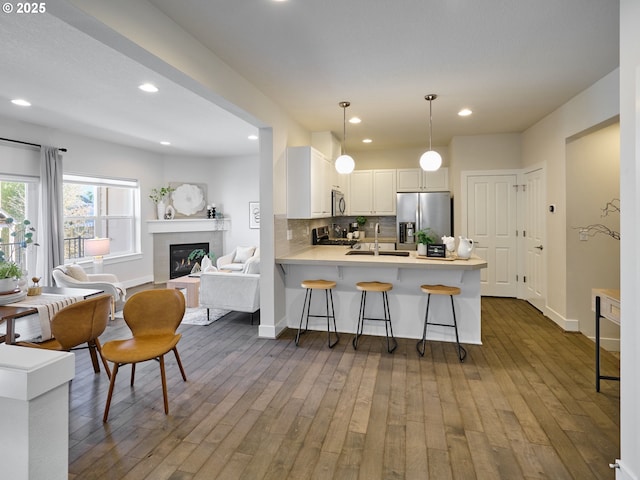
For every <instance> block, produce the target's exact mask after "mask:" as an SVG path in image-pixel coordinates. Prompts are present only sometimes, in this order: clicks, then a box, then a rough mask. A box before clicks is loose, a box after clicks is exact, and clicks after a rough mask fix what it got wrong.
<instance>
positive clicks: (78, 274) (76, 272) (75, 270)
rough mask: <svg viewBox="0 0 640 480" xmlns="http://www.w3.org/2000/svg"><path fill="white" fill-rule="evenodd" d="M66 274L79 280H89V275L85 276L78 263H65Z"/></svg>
mask: <svg viewBox="0 0 640 480" xmlns="http://www.w3.org/2000/svg"><path fill="white" fill-rule="evenodd" d="M67 275H69V276H70V277H71V278H74V279H76V280H78V281H79V282H88V281H89V277H87V274H86V272H85V271H84V269H83V268H82V267H81V266H80V265H67Z"/></svg>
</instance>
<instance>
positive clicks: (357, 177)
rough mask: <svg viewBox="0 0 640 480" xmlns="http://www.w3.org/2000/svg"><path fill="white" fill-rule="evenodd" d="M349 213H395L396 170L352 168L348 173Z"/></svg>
mask: <svg viewBox="0 0 640 480" xmlns="http://www.w3.org/2000/svg"><path fill="white" fill-rule="evenodd" d="M348 203H349V214H350V215H395V214H396V171H395V170H391V169H388V170H386V169H385V170H354V171H353V172H352V173H351V175H349V197H348Z"/></svg>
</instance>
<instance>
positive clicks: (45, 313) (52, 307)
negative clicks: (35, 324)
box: [11, 294, 84, 342]
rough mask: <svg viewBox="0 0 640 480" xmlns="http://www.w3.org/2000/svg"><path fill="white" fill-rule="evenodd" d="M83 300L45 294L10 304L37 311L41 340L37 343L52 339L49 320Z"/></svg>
mask: <svg viewBox="0 0 640 480" xmlns="http://www.w3.org/2000/svg"><path fill="white" fill-rule="evenodd" d="M81 300H84V297H83V296H82V295H79V296H76V297H67V296H63V295H55V294H46V295H36V296H32V297H27V298H25V299H24V300H23V301H21V302H16V303H12V304H11V306H12V307H29V308H36V309H37V310H38V321H39V323H40V331H41V335H42V338H41V339H39V341H42V342H44V341H46V340H50V339H51V338H53V335H52V334H51V319H52V318H53V317H54V315H55V314H56V313H58V312H59V311H60V310H62V309H63V308H64V307H68V306H69V305H72V304H74V303H76V302H79V301H81Z"/></svg>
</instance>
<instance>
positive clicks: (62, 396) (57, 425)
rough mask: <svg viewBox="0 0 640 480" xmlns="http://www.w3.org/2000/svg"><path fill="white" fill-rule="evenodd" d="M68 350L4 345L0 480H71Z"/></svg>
mask: <svg viewBox="0 0 640 480" xmlns="http://www.w3.org/2000/svg"><path fill="white" fill-rule="evenodd" d="M74 375H75V361H74V355H73V354H72V353H68V352H55V351H51V350H44V349H37V348H27V347H19V346H15V345H6V344H4V343H3V344H0V411H1V412H2V428H0V445H2V447H1V448H0V463H1V464H2V467H1V468H2V474H0V478H6V479H11V480H67V478H68V472H69V381H71V379H72V378H73V376H74Z"/></svg>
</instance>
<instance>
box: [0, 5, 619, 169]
mask: <svg viewBox="0 0 640 480" xmlns="http://www.w3.org/2000/svg"><path fill="white" fill-rule="evenodd" d="M134 1H135V0H134ZM148 1H149V3H151V4H153V5H155V6H156V7H157V8H159V9H161V10H162V11H163V12H164V13H165V14H166V15H167V16H169V17H171V18H172V19H173V20H174V21H175V22H176V23H177V24H178V25H180V26H181V27H182V28H183V29H185V30H187V31H189V32H190V33H191V34H192V35H193V36H194V37H195V38H197V39H198V40H199V41H200V42H201V43H203V44H204V45H206V46H207V47H209V49H211V50H212V51H213V52H215V53H216V55H218V56H219V57H220V58H222V59H223V60H224V61H226V62H227V63H228V64H229V65H230V66H231V67H232V68H233V69H234V70H236V71H237V72H239V73H240V74H241V75H243V76H244V77H245V78H247V79H249V81H250V82H251V83H253V84H254V85H255V86H256V87H257V88H259V89H260V90H262V91H263V92H264V93H265V94H267V95H268V96H269V97H271V98H272V99H273V100H274V101H275V102H276V103H278V104H279V105H281V106H282V108H283V109H285V110H286V111H288V112H289V113H290V115H291V116H292V117H293V118H295V119H296V120H297V121H299V122H300V123H301V124H302V125H303V126H305V127H306V128H308V129H309V130H310V131H327V130H331V131H333V132H335V133H336V134H337V136H338V138H341V137H342V111H341V109H340V108H339V107H338V102H339V101H341V100H348V101H350V102H351V107H350V108H349V109H348V111H347V113H348V114H349V115H358V116H360V117H361V118H362V123H361V124H359V125H351V124H349V125H348V126H347V136H348V144H347V149H348V150H349V151H352V150H363V149H388V148H402V147H420V146H426V145H427V143H428V111H429V109H428V103H427V102H426V101H425V100H424V95H425V94H428V93H436V94H438V95H439V98H438V99H437V100H436V101H435V102H434V103H433V135H434V140H433V141H434V145H447V144H448V143H449V141H450V139H451V137H452V136H455V135H476V134H490V133H506V132H521V131H523V130H525V129H526V128H528V127H529V126H531V125H532V124H533V123H535V122H536V121H538V120H540V119H541V118H543V117H544V116H545V115H547V114H549V113H550V112H552V111H553V110H554V109H556V108H557V107H559V106H560V105H562V104H563V103H565V102H567V101H568V100H569V99H570V98H571V97H573V96H575V95H576V94H577V93H579V92H580V91H582V90H584V89H585V88H587V87H588V86H590V85H592V84H593V83H594V82H596V81H597V80H599V79H600V78H602V77H603V76H605V75H606V74H608V73H609V72H611V71H613V70H614V69H615V68H617V66H618V64H619V61H618V44H619V29H618V25H619V3H618V1H617V0H562V1H558V0H537V1H526V2H525V1H513V0H512V1H506V0H483V1H477V0H402V1H400V2H397V1H388V0H387V1H385V0H323V1H322V2H320V1H309V0H287V1H284V2H274V1H272V0H257V1H252V2H248V1H237V0H235V1H234V0H181V1H180V2H176V1H175V0H148ZM25 22H26V23H25ZM36 32H37V33H36ZM0 45H2V47H1V48H0V78H1V84H2V89H1V90H0V115H4V116H12V117H18V118H21V119H24V120H27V121H32V122H35V123H49V124H51V125H53V126H56V127H59V128H63V129H69V130H75V131H80V132H83V133H89V134H92V135H94V136H102V135H104V136H106V137H105V138H109V139H111V140H116V141H121V142H123V143H129V144H135V145H137V146H142V147H143V148H147V149H152V148H153V149H156V148H157V142H158V141H160V140H162V139H165V138H167V139H170V140H171V141H172V143H173V144H174V147H171V148H175V149H176V150H177V151H179V152H182V153H193V154H198V155H205V154H206V155H209V156H215V155H230V154H233V153H232V152H237V153H238V154H246V153H247V152H251V151H253V152H255V151H256V149H257V144H256V143H253V144H249V145H248V146H247V141H246V137H247V134H248V133H250V132H249V131H248V130H252V127H250V126H249V125H248V124H247V123H245V122H244V121H241V120H239V119H237V118H235V117H230V115H229V114H228V113H227V112H225V111H224V110H222V109H220V108H218V107H216V106H215V105H213V104H212V103H211V102H210V101H207V100H204V99H203V98H201V97H199V96H197V95H195V94H193V93H191V92H190V91H189V90H187V89H185V88H182V87H180V86H178V85H176V84H175V83H172V82H170V81H168V80H166V79H164V78H162V77H160V76H158V74H156V73H154V72H152V71H151V70H149V69H147V68H144V67H142V66H140V65H138V64H136V63H135V62H133V61H132V60H130V59H128V58H126V57H124V56H123V55H121V54H119V53H117V52H115V51H114V50H111V49H110V48H108V47H106V46H104V45H102V44H101V43H99V42H98V41H97V40H94V39H92V38H90V37H88V36H86V35H85V34H83V33H80V32H78V31H77V30H75V29H73V28H72V27H70V26H68V25H66V24H64V23H63V22H62V21H60V20H57V19H56V18H53V17H51V16H49V15H31V16H29V17H20V18H19V17H18V16H17V15H0ZM148 80H151V81H153V82H155V83H157V84H158V86H159V87H160V89H161V95H157V96H149V95H142V94H141V93H140V92H139V91H138V90H137V89H136V88H135V87H136V86H137V85H138V84H139V83H140V82H142V81H148ZM16 96H21V97H30V100H31V101H32V102H33V103H34V107H32V108H31V109H30V110H29V111H28V112H27V111H26V110H24V109H23V110H18V109H17V107H14V106H13V105H11V104H8V103H7V101H5V100H8V99H10V98H14V97H16ZM462 107H468V108H471V109H472V110H473V111H474V114H473V115H472V116H471V117H466V118H461V117H458V116H457V112H458V110H459V109H461V108H462ZM253 131H254V132H255V128H253ZM100 132H102V133H100ZM364 137H370V138H372V139H373V143H372V144H370V145H363V144H362V143H361V139H362V138H364ZM252 149H253V150H252ZM160 151H162V150H160Z"/></svg>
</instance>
